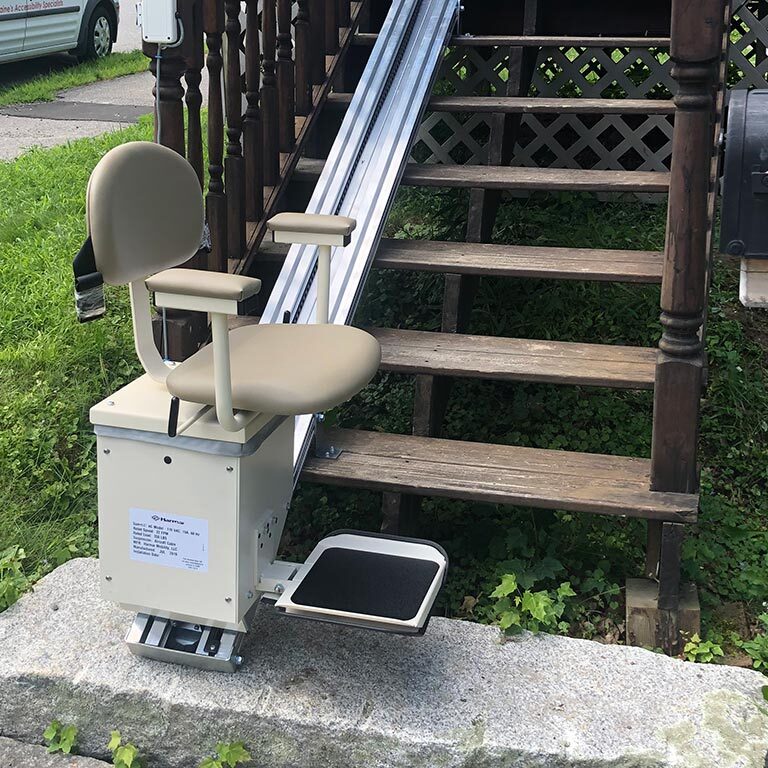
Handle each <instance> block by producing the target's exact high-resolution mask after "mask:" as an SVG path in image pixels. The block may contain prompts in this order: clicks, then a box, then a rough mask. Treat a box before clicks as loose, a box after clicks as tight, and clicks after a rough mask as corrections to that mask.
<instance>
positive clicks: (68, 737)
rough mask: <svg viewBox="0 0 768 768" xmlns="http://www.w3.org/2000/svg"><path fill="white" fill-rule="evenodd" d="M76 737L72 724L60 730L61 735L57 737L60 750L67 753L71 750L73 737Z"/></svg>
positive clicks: (73, 742)
mask: <svg viewBox="0 0 768 768" xmlns="http://www.w3.org/2000/svg"><path fill="white" fill-rule="evenodd" d="M76 738H77V727H76V726H74V725H68V726H66V727H65V728H62V730H61V736H60V737H59V747H60V749H61V751H62V752H63V753H64V754H65V755H68V754H69V753H70V752H72V747H74V745H75V739H76Z"/></svg>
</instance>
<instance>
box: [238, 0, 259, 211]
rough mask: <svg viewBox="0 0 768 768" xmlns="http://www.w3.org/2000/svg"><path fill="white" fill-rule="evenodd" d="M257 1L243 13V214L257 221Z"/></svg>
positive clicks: (250, 1)
mask: <svg viewBox="0 0 768 768" xmlns="http://www.w3.org/2000/svg"><path fill="white" fill-rule="evenodd" d="M258 6H259V4H258V0H246V16H245V98H246V100H247V103H248V106H247V107H246V110H245V119H244V120H243V154H244V155H245V217H246V219H247V220H248V221H257V220H258V219H259V217H260V216H261V214H262V212H263V210H264V174H263V168H264V166H263V162H262V143H263V140H264V139H263V135H262V127H261V109H260V106H259V80H260V78H261V61H260V58H261V57H260V52H259V7H258Z"/></svg>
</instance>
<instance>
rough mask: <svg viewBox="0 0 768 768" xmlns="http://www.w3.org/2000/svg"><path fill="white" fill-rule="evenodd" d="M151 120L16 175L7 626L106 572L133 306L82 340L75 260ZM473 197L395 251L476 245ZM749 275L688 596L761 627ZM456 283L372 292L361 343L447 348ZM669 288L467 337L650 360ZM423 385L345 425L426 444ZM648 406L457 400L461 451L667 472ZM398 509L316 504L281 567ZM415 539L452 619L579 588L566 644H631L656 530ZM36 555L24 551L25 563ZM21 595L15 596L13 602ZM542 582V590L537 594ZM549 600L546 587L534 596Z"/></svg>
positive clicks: (706, 425) (765, 514)
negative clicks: (514, 586)
mask: <svg viewBox="0 0 768 768" xmlns="http://www.w3.org/2000/svg"><path fill="white" fill-rule="evenodd" d="M149 134H150V126H149V122H147V121H145V122H143V123H142V124H140V125H139V126H137V127H134V128H129V129H127V130H125V131H121V132H120V133H115V134H110V135H107V136H104V137H100V138H97V139H92V140H91V139H89V140H82V141H78V142H74V143H72V144H70V145H67V146H62V147H57V148H54V149H49V150H35V151H32V152H30V153H28V154H26V155H24V156H22V157H20V158H19V159H17V160H15V161H13V162H10V163H5V164H0V186H2V188H3V189H4V190H6V193H5V199H4V203H5V205H4V207H3V210H2V211H0V282H1V283H2V285H3V292H2V293H1V294H0V555H2V553H3V552H4V551H5V552H7V551H8V550H11V552H12V555H11V557H10V560H8V556H6V560H8V564H7V565H5V566H3V560H2V557H1V556H0V608H2V605H3V603H2V600H3V594H2V588H1V587H2V582H3V578H4V577H3V573H4V570H3V568H4V567H5V572H7V573H8V574H10V575H9V577H8V583H9V584H10V585H11V586H9V587H8V592H9V594H11V598H8V599H7V602H10V601H11V599H13V595H15V593H16V592H17V591H18V590H19V589H23V588H24V586H26V583H27V580H29V579H32V580H34V578H37V577H38V576H39V575H40V574H41V573H43V572H45V571H46V570H48V569H50V568H51V567H53V566H55V565H56V564H57V563H59V562H62V561H64V560H66V559H68V558H69V557H71V556H72V555H76V554H94V553H95V552H96V535H95V509H96V504H95V466H94V455H93V442H94V441H93V436H92V434H91V430H90V427H89V425H88V408H89V407H90V405H92V404H93V403H94V402H96V401H97V400H99V399H101V398H102V397H103V396H104V395H105V393H108V392H109V391H111V390H113V389H114V388H116V387H118V386H120V385H121V384H123V383H124V382H125V381H127V380H128V379H130V378H131V377H132V376H134V375H135V373H136V372H137V371H138V365H137V363H136V360H135V356H134V351H133V344H132V341H131V331H130V324H129V315H128V306H127V300H126V296H125V292H124V291H119V290H117V291H110V292H109V293H108V303H109V313H108V316H107V318H106V319H103V320H101V321H99V322H98V323H92V324H88V325H85V326H80V325H78V324H77V322H76V320H75V315H74V309H73V306H72V297H71V290H72V283H71V280H72V276H71V259H72V257H73V255H74V254H75V252H76V251H77V249H78V247H79V246H80V244H81V242H82V240H83V238H84V236H85V227H84V222H83V216H84V200H83V197H84V190H85V184H86V181H87V178H88V175H89V173H90V171H91V169H92V168H93V166H94V165H95V163H96V162H97V161H98V159H99V158H100V157H101V156H102V155H103V154H104V153H105V152H106V151H107V150H108V149H109V148H110V147H112V146H114V145H116V144H118V143H120V142H123V141H127V140H131V139H137V138H148V137H149ZM466 209H467V195H466V194H465V193H461V192H453V193H446V192H443V191H417V190H408V191H405V192H404V193H402V194H401V195H400V196H399V198H398V202H397V204H396V207H395V209H394V211H393V213H392V216H391V217H390V221H389V224H388V229H389V232H388V234H389V235H390V236H398V237H413V238H433V239H449V240H451V239H453V240H460V239H462V236H463V231H464V227H465V224H466ZM664 225H665V209H664V206H661V205H650V204H642V203H639V202H637V201H635V200H629V201H626V202H612V203H606V202H601V201H598V200H596V199H594V198H591V197H587V196H575V195H573V196H569V195H552V196H548V197H541V198H536V199H529V200H516V199H510V200H507V201H506V202H505V203H504V205H503V208H502V210H501V212H500V215H499V219H498V222H497V227H496V232H495V240H496V241H498V242H516V243H524V244H535V245H547V244H551V245H563V246H574V247H578V246H591V247H604V248H636V249H660V248H661V247H662V244H663V239H664ZM737 282H738V275H737V270H736V265H734V264H733V263H732V262H728V261H720V262H718V263H717V265H716V270H715V279H714V285H713V289H712V293H711V297H710V298H711V303H710V324H709V335H708V340H707V346H708V354H709V360H710V381H709V386H708V390H707V393H706V397H705V399H704V403H703V410H702V429H701V433H702V436H701V453H700V458H701V462H702V465H703V471H702V492H703V493H702V518H701V523H700V525H699V526H698V528H697V529H696V530H694V531H692V532H691V535H690V536H689V537H688V539H687V544H686V550H685V568H686V576H687V578H689V579H693V580H694V581H695V582H696V583H697V584H698V585H699V587H700V592H701V595H702V600H703V605H704V608H705V622H706V626H708V627H709V628H710V629H715V628H717V627H719V626H720V624H719V622H720V619H719V618H718V612H717V608H718V606H719V605H721V604H723V603H729V602H738V603H740V604H743V605H745V606H746V607H747V608H748V609H749V613H750V616H752V617H754V616H756V614H757V613H759V611H760V605H761V604H762V602H763V601H765V600H766V599H768V386H767V385H768V372H767V371H766V356H765V349H766V347H767V346H768V324H767V323H766V320H765V313H764V312H763V311H760V310H758V311H746V310H744V309H743V308H742V307H741V306H740V305H739V303H738V298H737V296H738V291H737ZM441 299H442V281H441V278H440V277H439V276H433V275H423V274H422V275H417V274H408V273H402V272H391V271H381V272H374V273H373V274H372V275H371V277H370V279H369V282H368V285H367V289H366V292H365V296H364V300H363V303H362V305H361V307H360V309H359V312H358V318H357V320H358V322H359V323H372V324H376V325H382V326H386V325H391V326H405V327H411V328H422V329H427V330H435V329H437V328H438V326H439V317H440V304H441ZM658 303H659V291H658V287H654V286H639V285H634V286H629V285H610V284H599V283H585V282H556V281H545V280H509V279H507V280H503V279H487V280H483V281H482V282H481V284H480V289H479V293H478V296H477V299H476V302H475V306H474V311H473V314H472V319H471V328H470V331H471V332H473V333H479V334H495V335H507V336H520V337H528V338H543V339H547V338H552V339H562V340H573V341H590V342H603V343H625V344H637V345H647V346H653V345H655V344H656V343H657V341H658V337H659V322H658V312H659V310H658ZM412 402H413V386H412V380H411V379H410V378H409V377H406V376H399V375H394V374H382V375H380V376H379V377H377V379H376V380H375V381H374V382H373V383H372V384H371V385H370V386H369V387H368V388H366V389H365V390H364V391H363V392H362V393H361V394H360V395H358V396H357V397H356V398H355V399H354V400H353V401H352V402H350V403H349V404H347V405H345V406H344V407H343V408H341V409H340V411H339V414H338V417H339V419H340V421H341V423H342V424H344V425H346V426H360V427H364V428H368V429H376V430H388V431H394V432H400V433H407V432H409V431H410V416H411V409H412ZM651 413H652V400H651V395H650V394H649V393H644V392H639V393H635V392H620V391H605V390H598V389H590V388H580V387H556V386H551V385H536V384H525V383H501V382H487V381H486V382H481V381H471V380H461V381H457V382H456V383H455V385H454V387H453V390H452V394H451V399H450V403H449V408H448V412H447V416H446V423H445V430H444V434H445V436H447V437H449V438H454V439H466V440H480V441H490V442H497V443H507V444H516V445H530V446H535V447H545V448H561V449H566V450H576V451H591V452H598V453H613V454H619V455H635V456H648V455H649V453H650V436H651ZM379 522H380V496H379V495H378V494H375V493H370V492H364V491H349V490H342V489H335V488H324V487H318V486H300V487H299V491H298V494H297V496H296V499H295V503H294V505H293V509H292V514H291V517H290V519H289V529H288V530H287V531H286V535H285V539H284V542H283V547H282V556H283V557H285V558H302V557H304V556H306V554H307V553H308V551H309V550H310V549H311V547H312V546H313V544H314V542H315V541H316V540H317V539H318V538H319V537H320V536H322V535H324V534H327V533H328V532H330V531H332V530H334V529H337V528H345V527H353V528H361V529H374V530H375V529H376V528H377V527H378V525H379ZM413 533H414V535H417V536H424V537H428V538H433V539H435V540H436V541H439V542H441V543H442V544H443V545H444V546H445V547H446V549H447V550H448V553H449V556H450V558H451V569H450V575H449V581H448V585H447V588H446V590H445V592H444V595H443V598H442V600H443V603H442V606H443V609H444V611H445V612H446V613H447V614H448V615H454V616H465V617H468V618H475V619H479V620H484V621H487V620H491V619H492V618H493V616H494V613H493V611H494V609H493V601H492V600H491V598H490V593H491V591H492V590H493V589H494V587H495V586H496V585H497V584H498V582H499V580H500V578H501V576H502V575H503V574H504V573H508V572H511V571H514V572H516V573H528V574H533V573H535V574H537V576H536V579H537V580H538V581H537V584H539V585H540V586H542V587H544V588H548V583H549V582H550V581H551V583H552V584H557V583H560V582H562V581H566V580H568V581H570V583H571V584H572V585H573V586H574V589H575V590H576V592H577V597H576V598H573V599H570V600H569V606H568V611H567V613H566V615H565V618H566V619H567V620H568V623H569V625H570V626H569V631H570V632H571V633H572V634H578V635H581V636H585V637H602V638H605V639H610V640H613V641H615V640H617V639H618V640H620V639H621V638H622V637H623V631H624V630H623V625H622V616H621V601H620V598H617V597H616V594H617V592H618V591H619V586H620V585H622V584H623V582H624V579H625V578H626V577H627V576H634V575H637V574H638V573H639V571H640V564H641V561H642V554H643V541H644V526H643V523H642V522H641V521H637V520H620V519H608V518H602V517H599V516H594V517H593V516H589V515H574V514H569V513H563V512H557V511H551V512H550V511H542V510H529V509H520V508H515V509H513V508H509V507H502V506H494V505H483V504H473V503H468V502H459V501H453V500H448V499H428V500H425V501H424V503H423V505H422V508H421V513H420V515H419V517H418V519H417V520H416V522H415V529H414V531H413ZM18 547H21V548H23V549H24V550H25V552H26V560H24V561H22V562H21V564H20V562H19V557H18V555H19V552H18V549H17V548H18ZM11 578H12V583H11ZM531 578H533V577H531ZM537 588H538V587H537Z"/></svg>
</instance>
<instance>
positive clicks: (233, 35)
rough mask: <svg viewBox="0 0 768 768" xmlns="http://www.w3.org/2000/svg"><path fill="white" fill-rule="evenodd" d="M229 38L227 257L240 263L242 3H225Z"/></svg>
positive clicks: (233, 0) (242, 224)
mask: <svg viewBox="0 0 768 768" xmlns="http://www.w3.org/2000/svg"><path fill="white" fill-rule="evenodd" d="M224 10H225V12H226V23H225V25H224V30H225V32H226V37H227V50H226V58H227V60H226V77H225V79H224V101H225V106H226V112H227V157H226V160H225V161H224V169H225V174H226V180H227V255H228V257H229V258H230V259H239V258H240V257H241V256H242V255H243V252H244V250H245V185H244V175H245V168H244V162H243V150H242V147H241V146H240V136H241V133H242V127H243V116H242V108H243V106H242V102H243V93H242V80H241V78H240V2H239V0H224Z"/></svg>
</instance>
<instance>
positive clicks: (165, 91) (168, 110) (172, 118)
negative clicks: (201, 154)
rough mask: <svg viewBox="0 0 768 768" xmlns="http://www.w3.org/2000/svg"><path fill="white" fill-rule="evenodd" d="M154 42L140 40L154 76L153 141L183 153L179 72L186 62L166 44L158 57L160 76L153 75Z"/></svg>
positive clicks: (182, 117)
mask: <svg viewBox="0 0 768 768" xmlns="http://www.w3.org/2000/svg"><path fill="white" fill-rule="evenodd" d="M156 51H157V46H156V45H149V44H147V43H145V44H144V54H145V55H146V56H150V57H151V58H152V61H151V63H150V69H151V70H152V74H153V75H154V76H155V86H154V88H153V89H152V93H153V95H154V96H155V98H156V99H157V112H158V113H159V121H158V115H157V113H156V114H155V141H156V142H158V143H159V144H163V145H164V146H166V147H170V148H171V149H173V150H175V151H176V152H178V153H179V154H180V155H184V154H185V151H184V103H183V101H182V99H183V98H184V89H183V88H182V87H181V76H182V74H183V73H184V70H185V69H186V63H185V61H184V57H183V56H182V54H181V51H180V50H179V49H178V48H166V49H165V50H164V51H163V52H162V58H161V61H160V77H159V78H158V77H157V58H156Z"/></svg>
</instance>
